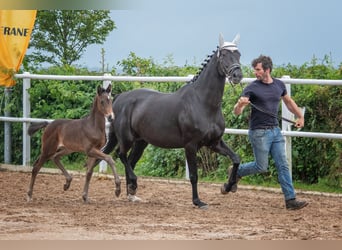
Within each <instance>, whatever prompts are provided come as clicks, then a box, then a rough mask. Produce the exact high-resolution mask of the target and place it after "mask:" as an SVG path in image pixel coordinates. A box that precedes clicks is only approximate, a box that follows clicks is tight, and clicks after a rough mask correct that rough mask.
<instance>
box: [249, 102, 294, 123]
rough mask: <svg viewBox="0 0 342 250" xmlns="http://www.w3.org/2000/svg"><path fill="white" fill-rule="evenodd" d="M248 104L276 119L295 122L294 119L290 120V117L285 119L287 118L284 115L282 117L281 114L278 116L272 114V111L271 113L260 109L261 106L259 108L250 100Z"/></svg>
mask: <svg viewBox="0 0 342 250" xmlns="http://www.w3.org/2000/svg"><path fill="white" fill-rule="evenodd" d="M250 104H251V106H252V107H254V108H255V109H257V110H259V111H260V112H262V113H265V114H267V115H270V116H272V117H274V118H276V119H277V120H278V119H280V118H281V119H282V120H284V121H287V122H289V123H292V124H293V125H295V124H296V122H295V121H292V120H290V119H287V118H285V117H283V116H281V117H278V116H277V115H276V114H273V113H271V112H269V111H267V110H264V109H262V108H259V107H258V106H256V105H255V104H253V103H252V102H250Z"/></svg>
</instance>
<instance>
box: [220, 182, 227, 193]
mask: <svg viewBox="0 0 342 250" xmlns="http://www.w3.org/2000/svg"><path fill="white" fill-rule="evenodd" d="M228 193H229V192H228V191H227V190H226V184H223V185H222V187H221V194H228Z"/></svg>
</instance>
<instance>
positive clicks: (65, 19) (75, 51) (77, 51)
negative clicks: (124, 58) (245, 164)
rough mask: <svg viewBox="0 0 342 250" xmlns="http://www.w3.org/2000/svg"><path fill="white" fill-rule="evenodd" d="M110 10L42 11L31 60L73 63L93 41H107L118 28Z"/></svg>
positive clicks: (36, 23) (38, 20)
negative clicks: (110, 14)
mask: <svg viewBox="0 0 342 250" xmlns="http://www.w3.org/2000/svg"><path fill="white" fill-rule="evenodd" d="M115 28H116V27H115V23H114V22H113V21H112V20H111V19H110V16H109V11H107V10H101V11H98V10H42V11H38V13H37V18H36V22H35V26H34V30H33V32H32V38H31V42H30V48H32V47H33V48H34V51H33V53H32V54H31V55H30V58H29V61H35V62H38V63H42V62H47V63H50V64H54V65H71V64H72V63H73V62H75V61H77V60H79V59H80V58H81V56H82V54H83V52H84V51H85V49H86V48H87V47H88V46H89V45H91V44H103V43H104V42H105V40H106V37H107V35H108V34H109V33H110V32H111V31H112V30H113V29H115Z"/></svg>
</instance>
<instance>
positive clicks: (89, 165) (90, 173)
mask: <svg viewBox="0 0 342 250" xmlns="http://www.w3.org/2000/svg"><path fill="white" fill-rule="evenodd" d="M96 161H97V159H95V158H91V157H88V159H87V162H86V167H87V174H86V180H85V183H84V187H83V194H82V199H83V201H84V202H86V203H87V202H89V199H88V190H89V183H90V180H91V177H92V176H93V171H94V167H95V166H96V164H95V162H96Z"/></svg>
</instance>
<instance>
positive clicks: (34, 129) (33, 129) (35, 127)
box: [27, 122, 49, 136]
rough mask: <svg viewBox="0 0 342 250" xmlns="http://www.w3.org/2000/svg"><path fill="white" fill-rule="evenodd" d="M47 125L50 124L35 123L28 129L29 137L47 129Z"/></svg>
mask: <svg viewBox="0 0 342 250" xmlns="http://www.w3.org/2000/svg"><path fill="white" fill-rule="evenodd" d="M47 125H49V122H39V123H33V124H31V125H30V127H29V128H28V129H27V133H28V135H29V136H31V135H33V134H34V133H36V132H37V131H38V130H39V129H42V128H45V127H46V126H47Z"/></svg>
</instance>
